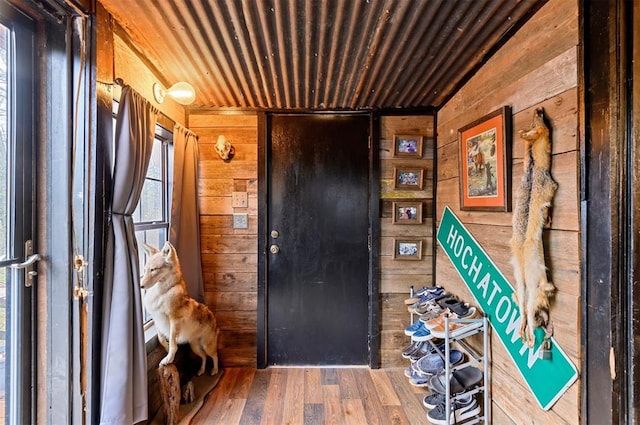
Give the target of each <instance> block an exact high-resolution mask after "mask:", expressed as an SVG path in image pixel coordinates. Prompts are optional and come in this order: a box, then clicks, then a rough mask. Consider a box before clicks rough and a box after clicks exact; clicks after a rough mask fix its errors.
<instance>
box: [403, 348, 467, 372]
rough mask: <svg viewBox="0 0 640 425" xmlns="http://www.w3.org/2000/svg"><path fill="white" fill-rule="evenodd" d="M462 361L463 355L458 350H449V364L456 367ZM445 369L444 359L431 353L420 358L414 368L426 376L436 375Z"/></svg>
mask: <svg viewBox="0 0 640 425" xmlns="http://www.w3.org/2000/svg"><path fill="white" fill-rule="evenodd" d="M463 360H464V354H462V352H461V351H460V350H449V363H450V364H451V365H457V364H459V363H461V362H462V361H463ZM444 367H445V364H444V359H443V358H442V357H441V356H440V353H431V354H427V355H426V356H424V357H422V358H420V359H419V360H418V361H417V362H416V363H415V365H414V368H415V369H417V370H418V371H419V372H422V373H424V374H426V375H436V374H437V373H439V372H440V371H441V370H443V369H444Z"/></svg>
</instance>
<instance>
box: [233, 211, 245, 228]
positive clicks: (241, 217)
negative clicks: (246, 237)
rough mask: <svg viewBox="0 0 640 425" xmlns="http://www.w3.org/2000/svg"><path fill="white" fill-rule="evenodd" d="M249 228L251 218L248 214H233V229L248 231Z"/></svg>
mask: <svg viewBox="0 0 640 425" xmlns="http://www.w3.org/2000/svg"><path fill="white" fill-rule="evenodd" d="M248 227H249V217H248V214H246V213H241V214H233V228H234V229H247V228H248Z"/></svg>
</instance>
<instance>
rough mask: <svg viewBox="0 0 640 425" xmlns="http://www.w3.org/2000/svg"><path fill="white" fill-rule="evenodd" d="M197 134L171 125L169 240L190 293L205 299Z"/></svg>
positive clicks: (201, 299) (196, 297) (202, 300)
mask: <svg viewBox="0 0 640 425" xmlns="http://www.w3.org/2000/svg"><path fill="white" fill-rule="evenodd" d="M198 155H199V153H198V136H196V135H195V134H193V133H192V132H191V131H189V130H187V129H186V128H184V127H182V126H181V125H179V124H176V125H175V127H174V128H173V193H172V195H171V220H170V223H169V241H170V242H171V243H172V244H173V246H174V247H175V248H176V251H177V252H178V258H179V259H180V266H181V267H182V275H183V277H184V279H185V281H186V282H187V291H188V292H189V295H190V296H191V297H193V298H195V299H196V300H198V301H200V302H204V285H203V282H202V262H201V258H200V254H201V251H200V210H199V208H198Z"/></svg>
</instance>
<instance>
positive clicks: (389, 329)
mask: <svg viewBox="0 0 640 425" xmlns="http://www.w3.org/2000/svg"><path fill="white" fill-rule="evenodd" d="M394 134H416V135H418V134H419V135H423V136H424V143H423V155H422V158H409V159H407V158H394V157H393V151H394V149H393V136H394ZM380 139H381V140H380V178H381V184H380V191H381V193H380V200H381V203H382V205H381V208H380V212H381V219H380V225H381V229H380V235H381V241H380V270H381V276H380V308H381V312H380V313H381V314H380V333H381V343H380V348H381V353H380V354H381V355H380V359H381V366H382V367H394V366H406V363H407V360H405V359H403V358H402V357H401V356H400V353H401V351H402V348H403V347H404V346H405V345H407V344H408V343H409V342H410V338H409V337H407V336H405V334H404V328H405V327H406V326H408V325H409V323H410V316H409V312H408V311H407V308H406V306H405V304H404V300H405V298H407V297H408V294H409V288H410V287H411V286H412V285H413V286H414V287H415V288H416V289H417V288H420V287H422V286H425V285H427V286H430V285H432V282H433V279H432V277H433V276H432V269H433V253H432V250H433V194H434V186H433V177H434V176H433V164H434V143H435V142H434V117H433V116H424V115H420V116H383V117H381V118H380ZM395 167H420V168H423V169H424V176H425V181H424V186H423V190H420V191H414V190H406V189H394V184H393V183H394V182H393V170H394V168H395ZM394 201H421V202H422V211H423V213H422V215H423V220H422V224H406V225H405V224H393V222H392V213H393V202H394ZM395 238H420V239H422V258H421V260H420V261H403V260H396V259H394V258H393V251H394V239H395Z"/></svg>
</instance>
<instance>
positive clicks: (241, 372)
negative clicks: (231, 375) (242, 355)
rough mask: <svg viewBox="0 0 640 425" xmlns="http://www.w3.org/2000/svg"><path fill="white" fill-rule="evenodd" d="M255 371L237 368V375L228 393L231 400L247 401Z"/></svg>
mask: <svg viewBox="0 0 640 425" xmlns="http://www.w3.org/2000/svg"><path fill="white" fill-rule="evenodd" d="M255 376H256V370H255V369H253V368H238V375H237V376H236V382H235V385H234V387H233V388H232V389H231V392H230V393H229V398H231V399H247V398H248V397H249V392H250V390H251V384H252V383H253V378H254V377H255Z"/></svg>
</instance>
